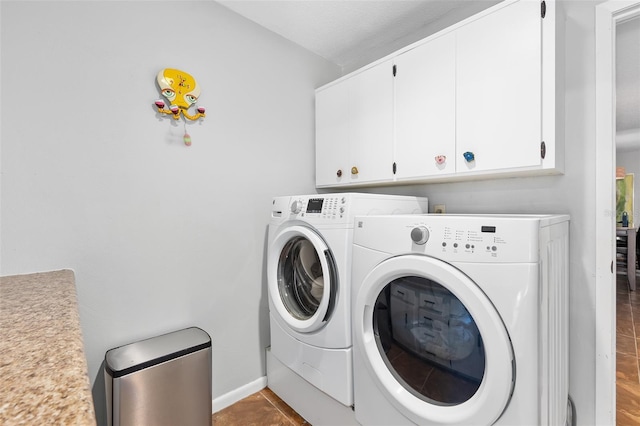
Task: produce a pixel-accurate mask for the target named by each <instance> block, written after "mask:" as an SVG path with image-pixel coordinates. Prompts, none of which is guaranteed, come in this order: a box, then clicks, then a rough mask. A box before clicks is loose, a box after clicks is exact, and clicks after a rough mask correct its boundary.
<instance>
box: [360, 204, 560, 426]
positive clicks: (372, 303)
mask: <svg viewBox="0 0 640 426" xmlns="http://www.w3.org/2000/svg"><path fill="white" fill-rule="evenodd" d="M568 232H569V217H568V216H564V215H483V216H481V215H476V216H470V215H417V216H416V215H414V216H395V217H392V216H368V217H357V218H356V228H355V231H354V246H353V259H352V261H353V265H352V272H353V274H352V291H353V296H352V301H353V338H354V345H353V355H354V397H355V404H354V408H355V415H356V420H357V421H358V422H359V423H361V424H363V425H367V426H368V425H395V426H399V425H413V424H418V425H465V426H466V425H494V424H495V425H509V426H517V425H554V426H558V425H564V424H565V422H566V421H567V418H568V417H567V416H568V415H569V413H568V412H569V410H568V405H569V399H568V398H569V395H568V349H567V348H568V308H569V307H568V288H567V287H568V244H569V243H568Z"/></svg>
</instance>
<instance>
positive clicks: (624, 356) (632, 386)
mask: <svg viewBox="0 0 640 426" xmlns="http://www.w3.org/2000/svg"><path fill="white" fill-rule="evenodd" d="M616 305H617V320H616V335H617V348H616V352H617V354H616V359H617V368H616V370H617V371H616V388H617V422H616V423H617V426H627V425H629V426H631V425H633V426H637V425H639V424H640V358H639V355H640V289H639V290H638V291H635V292H630V291H629V286H628V285H627V281H626V276H624V275H618V278H617V294H616ZM212 422H213V424H215V425H216V426H235V425H245V426H263V425H269V426H272V425H273V426H276V425H277V426H301V425H309V423H307V422H306V421H305V420H304V419H303V418H302V417H300V415H299V414H298V413H296V412H295V411H294V410H293V409H292V408H291V407H289V406H288V405H287V404H286V403H285V402H283V401H282V400H281V399H280V398H278V396H277V395H276V394H274V393H273V392H272V391H271V390H270V389H269V388H265V389H263V390H261V391H260V392H257V393H255V394H253V395H250V396H248V397H247V398H245V399H243V400H242V401H240V402H238V403H236V404H234V405H232V406H230V407H227V408H225V409H224V410H221V411H219V412H217V413H215V414H214V415H213V417H212Z"/></svg>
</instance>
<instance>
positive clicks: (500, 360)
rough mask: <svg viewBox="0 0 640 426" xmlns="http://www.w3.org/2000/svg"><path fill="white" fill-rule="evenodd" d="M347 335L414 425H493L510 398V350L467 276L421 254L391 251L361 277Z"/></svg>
mask: <svg viewBox="0 0 640 426" xmlns="http://www.w3.org/2000/svg"><path fill="white" fill-rule="evenodd" d="M354 318H355V322H354V338H355V339H356V341H357V344H358V346H359V347H362V348H364V351H363V352H364V354H363V355H364V359H365V365H366V367H367V369H368V371H369V374H371V375H372V377H373V379H374V381H377V382H378V384H379V387H380V388H381V389H382V390H383V391H384V392H385V393H386V394H387V395H386V396H387V398H388V399H389V400H390V401H391V402H392V403H393V404H394V405H395V406H396V407H397V408H398V410H399V411H400V412H402V413H404V414H405V415H406V416H407V417H408V418H409V419H411V420H412V421H414V422H416V423H418V424H424V423H429V424H434V425H437V424H442V425H444V424H459V425H461V424H492V423H494V422H495V421H496V420H497V419H498V418H499V417H500V415H501V414H502V412H503V411H504V409H505V408H506V406H507V404H508V402H509V399H510V397H511V394H512V391H513V386H514V380H515V375H514V373H513V368H514V365H513V362H514V358H513V349H512V347H511V342H510V339H509V336H508V334H507V331H506V327H505V325H504V323H503V322H502V319H501V317H500V315H499V314H498V312H497V311H496V309H495V307H494V306H493V304H492V303H491V301H490V300H489V299H488V298H487V296H486V295H485V294H484V292H482V291H481V290H480V288H479V287H478V286H477V285H476V283H474V282H473V281H472V280H471V279H470V278H469V277H467V276H466V275H465V274H463V273H462V272H460V271H459V270H458V269H456V268H455V267H453V266H452V265H450V264H447V263H445V262H442V261H439V260H437V259H434V258H431V257H427V256H417V255H404V256H397V257H393V258H390V259H388V260H386V261H385V262H382V263H381V264H379V265H378V266H376V267H375V268H374V269H373V270H372V271H371V273H369V275H368V276H367V277H366V278H365V280H364V282H363V284H362V287H361V290H360V292H359V294H358V295H357V299H356V304H355V307H354Z"/></svg>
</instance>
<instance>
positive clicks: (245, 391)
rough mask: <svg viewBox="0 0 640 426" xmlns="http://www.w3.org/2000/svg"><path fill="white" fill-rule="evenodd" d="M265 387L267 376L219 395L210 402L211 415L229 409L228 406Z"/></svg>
mask: <svg viewBox="0 0 640 426" xmlns="http://www.w3.org/2000/svg"><path fill="white" fill-rule="evenodd" d="M266 387H267V376H263V377H260V378H259V379H256V380H254V381H253V382H251V383H247V384H246V385H244V386H240V387H239V388H237V389H234V390H232V391H231V392H227V393H225V394H224V395H221V396H219V397H217V398H215V399H214V400H213V401H212V404H211V408H212V410H211V411H212V414H213V413H217V412H218V411H220V410H222V409H224V408H227V407H229V406H230V405H233V404H235V403H236V402H238V401H240V400H241V399H243V398H246V397H248V396H249V395H251V394H254V393H256V392H258V391H261V390H262V389H264V388H266Z"/></svg>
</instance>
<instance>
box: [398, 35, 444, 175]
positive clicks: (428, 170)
mask: <svg viewBox="0 0 640 426" xmlns="http://www.w3.org/2000/svg"><path fill="white" fill-rule="evenodd" d="M455 54H456V39H455V33H452V32H451V33H447V34H444V35H443V36H441V37H438V38H435V39H433V40H430V41H429V42H427V43H424V44H422V45H420V46H418V47H416V48H415V49H411V50H409V51H407V52H405V53H403V54H401V55H399V56H397V57H396V58H395V59H394V63H395V65H396V76H395V79H394V82H395V131H396V137H395V155H394V161H395V165H396V175H395V177H396V179H398V180H402V179H413V178H419V177H429V176H437V175H444V174H453V173H455V171H456V169H455V167H456V160H455V154H456V57H455Z"/></svg>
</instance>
